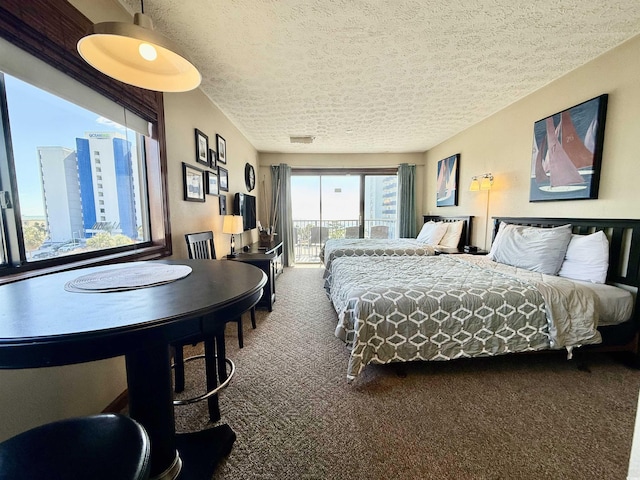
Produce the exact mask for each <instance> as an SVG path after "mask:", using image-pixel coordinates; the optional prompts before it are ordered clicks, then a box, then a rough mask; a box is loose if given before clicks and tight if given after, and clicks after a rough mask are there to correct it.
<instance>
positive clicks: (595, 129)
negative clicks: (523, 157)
mask: <svg viewBox="0 0 640 480" xmlns="http://www.w3.org/2000/svg"><path fill="white" fill-rule="evenodd" d="M607 99H608V95H607V94H604V95H600V96H599V97H596V98H592V99H591V100H587V101H586V102H583V103H581V104H579V105H576V106H574V107H571V108H568V109H566V110H563V111H561V112H558V113H556V114H554V115H551V116H549V117H546V118H543V119H542V120H538V121H537V122H535V123H534V125H533V146H532V154H531V182H530V189H529V201H530V202H544V201H549V200H580V199H592V198H598V187H599V185H600V165H601V162H602V148H603V143H604V122H605V118H606V113H607Z"/></svg>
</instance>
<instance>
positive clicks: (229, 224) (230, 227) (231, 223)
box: [222, 215, 243, 235]
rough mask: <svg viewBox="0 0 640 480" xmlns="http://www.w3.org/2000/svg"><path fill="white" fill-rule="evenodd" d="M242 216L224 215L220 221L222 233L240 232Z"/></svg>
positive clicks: (241, 229) (233, 233)
mask: <svg viewBox="0 0 640 480" xmlns="http://www.w3.org/2000/svg"><path fill="white" fill-rule="evenodd" d="M242 231H243V225H242V217H241V216H240V215H225V216H224V220H223V222H222V233H230V234H231V235H235V234H236V233H242Z"/></svg>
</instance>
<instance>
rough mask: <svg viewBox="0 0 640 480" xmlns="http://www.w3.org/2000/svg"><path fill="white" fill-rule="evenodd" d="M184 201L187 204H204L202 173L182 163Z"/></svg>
mask: <svg viewBox="0 0 640 480" xmlns="http://www.w3.org/2000/svg"><path fill="white" fill-rule="evenodd" d="M182 178H183V187H184V199H185V200H186V201H187V202H204V200H205V199H204V172H203V171H202V170H200V169H199V168H196V167H192V166H191V165H188V164H186V163H184V162H182Z"/></svg>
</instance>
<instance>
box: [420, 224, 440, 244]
mask: <svg viewBox="0 0 640 480" xmlns="http://www.w3.org/2000/svg"><path fill="white" fill-rule="evenodd" d="M446 232H447V224H446V223H444V222H427V223H425V224H424V225H423V226H422V230H420V233H419V234H418V236H417V237H416V240H418V241H419V242H422V243H426V244H427V245H438V243H439V242H440V240H442V237H444V234H445V233H446Z"/></svg>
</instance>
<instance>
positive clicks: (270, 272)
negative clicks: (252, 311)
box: [227, 253, 276, 312]
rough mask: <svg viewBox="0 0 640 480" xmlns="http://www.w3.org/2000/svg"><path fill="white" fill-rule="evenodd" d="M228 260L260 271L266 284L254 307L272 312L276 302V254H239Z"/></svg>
mask: <svg viewBox="0 0 640 480" xmlns="http://www.w3.org/2000/svg"><path fill="white" fill-rule="evenodd" d="M227 259H228V260H235V261H237V262H244V263H248V264H250V265H253V266H255V267H258V268H259V269H260V270H262V271H263V272H264V273H265V275H266V276H267V283H265V285H264V288H263V289H262V298H261V299H260V301H258V303H257V304H256V307H266V308H267V309H268V310H269V311H270V312H271V311H273V303H274V302H275V301H276V282H275V278H276V265H275V261H276V254H275V253H239V254H238V255H237V256H236V257H233V258H229V257H227Z"/></svg>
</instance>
